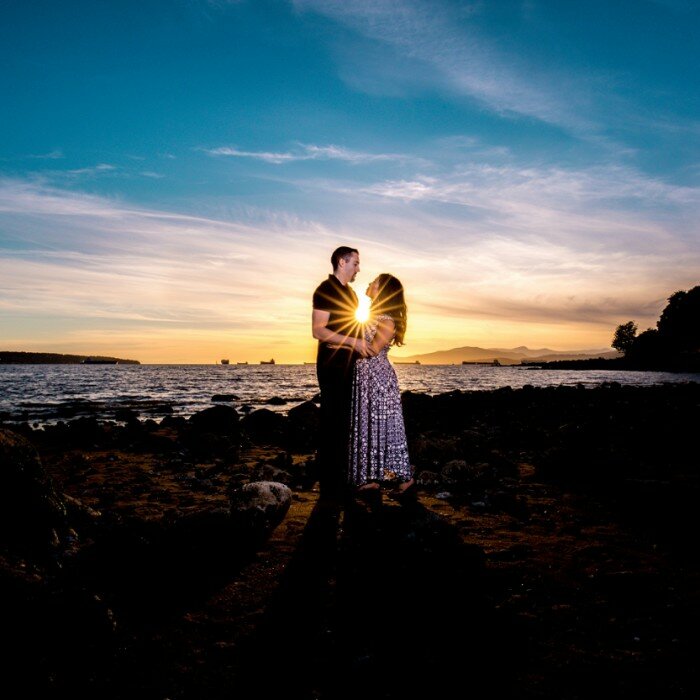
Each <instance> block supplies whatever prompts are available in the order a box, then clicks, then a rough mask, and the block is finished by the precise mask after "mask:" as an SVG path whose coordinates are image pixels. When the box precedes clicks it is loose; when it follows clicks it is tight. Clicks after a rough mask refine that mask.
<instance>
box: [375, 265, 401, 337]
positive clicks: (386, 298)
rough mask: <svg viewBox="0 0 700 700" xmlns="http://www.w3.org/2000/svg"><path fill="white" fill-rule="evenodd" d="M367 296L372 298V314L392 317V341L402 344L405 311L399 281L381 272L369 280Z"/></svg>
mask: <svg viewBox="0 0 700 700" xmlns="http://www.w3.org/2000/svg"><path fill="white" fill-rule="evenodd" d="M367 296H368V297H370V298H371V299H372V313H373V314H375V315H379V314H386V315H387V316H391V317H392V318H393V319H394V325H395V326H396V332H395V334H394V340H393V341H392V342H393V344H394V345H403V338H404V335H405V333H406V320H407V311H406V300H405V299H404V293H403V285H402V284H401V282H400V281H399V280H398V279H396V277H394V276H393V275H389V274H387V273H382V274H381V275H378V276H377V277H376V278H375V279H374V280H373V281H372V282H370V284H369V286H368V287H367Z"/></svg>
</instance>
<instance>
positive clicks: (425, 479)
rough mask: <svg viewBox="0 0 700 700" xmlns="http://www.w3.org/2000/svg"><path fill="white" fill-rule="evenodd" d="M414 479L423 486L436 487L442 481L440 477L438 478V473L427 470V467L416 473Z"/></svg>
mask: <svg viewBox="0 0 700 700" xmlns="http://www.w3.org/2000/svg"><path fill="white" fill-rule="evenodd" d="M416 481H417V482H418V485H419V486H422V487H423V488H436V487H438V486H440V484H441V483H442V479H441V478H440V475H439V474H437V473H436V472H431V471H428V470H427V469H426V470H425V471H422V472H420V473H419V474H418V476H417V477H416Z"/></svg>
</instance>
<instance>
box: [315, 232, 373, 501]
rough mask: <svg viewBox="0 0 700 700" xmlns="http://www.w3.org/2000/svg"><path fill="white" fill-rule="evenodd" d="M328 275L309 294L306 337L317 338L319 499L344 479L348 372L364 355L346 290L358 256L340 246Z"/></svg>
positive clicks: (351, 295) (336, 490)
mask: <svg viewBox="0 0 700 700" xmlns="http://www.w3.org/2000/svg"><path fill="white" fill-rule="evenodd" d="M331 265H332V266H333V274H332V275H328V279H327V280H325V281H324V282H321V284H319V285H318V287H317V288H316V291H315V292H314V296H313V315H312V323H311V325H312V333H313V336H314V338H316V339H317V340H318V353H317V355H316V375H317V376H318V384H319V387H320V389H321V416H320V419H321V420H320V440H319V450H318V456H319V462H320V468H321V472H320V477H319V484H320V488H321V496H322V497H329V498H339V497H341V496H342V494H343V492H344V486H345V484H346V478H347V460H348V438H349V432H350V406H351V401H352V373H353V367H354V364H355V362H356V361H357V359H358V358H359V357H365V356H367V355H368V354H369V352H368V348H367V347H366V345H365V342H364V339H362V337H361V336H362V326H361V324H360V323H358V321H357V319H356V318H355V312H356V311H357V304H358V301H357V295H356V294H355V292H354V291H353V289H352V288H351V287H350V286H349V285H350V282H354V280H355V277H356V276H357V273H358V272H359V271H360V254H359V253H358V251H357V250H356V249H355V248H348V247H346V246H341V247H340V248H337V249H336V250H335V251H333V255H332V256H331Z"/></svg>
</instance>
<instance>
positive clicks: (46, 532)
mask: <svg viewBox="0 0 700 700" xmlns="http://www.w3.org/2000/svg"><path fill="white" fill-rule="evenodd" d="M0 473H1V474H2V479H3V484H2V488H1V489H0V541H2V542H3V543H4V544H5V545H7V546H8V547H9V548H10V549H13V550H16V551H19V552H26V553H31V554H37V555H47V554H50V553H52V552H57V551H60V549H61V547H62V546H64V545H65V544H66V535H67V534H68V530H69V528H68V520H67V512H66V506H65V503H64V501H63V498H62V497H61V495H60V494H59V493H58V492H57V491H56V489H55V488H54V484H53V481H52V479H51V477H50V476H49V475H48V474H47V473H46V471H45V470H44V468H43V466H42V464H41V461H40V459H39V455H38V453H37V451H36V449H35V448H34V446H33V445H32V444H31V443H30V442H29V441H28V440H26V439H25V438H24V437H22V436H20V435H17V434H16V433H14V432H12V431H10V430H7V429H5V428H0Z"/></svg>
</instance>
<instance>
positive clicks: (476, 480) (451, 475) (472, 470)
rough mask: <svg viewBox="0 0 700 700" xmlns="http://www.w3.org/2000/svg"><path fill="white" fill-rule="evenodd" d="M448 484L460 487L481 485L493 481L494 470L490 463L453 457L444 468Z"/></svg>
mask: <svg viewBox="0 0 700 700" xmlns="http://www.w3.org/2000/svg"><path fill="white" fill-rule="evenodd" d="M442 478H443V480H444V481H445V483H446V484H450V485H452V486H458V487H463V488H464V487H481V486H485V485H488V484H491V483H493V481H494V472H493V469H492V468H491V466H490V465H489V464H486V463H485V462H480V463H478V464H469V463H467V462H465V461H464V460H463V459H453V460H451V461H450V462H448V463H447V464H445V466H444V467H443V468H442Z"/></svg>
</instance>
